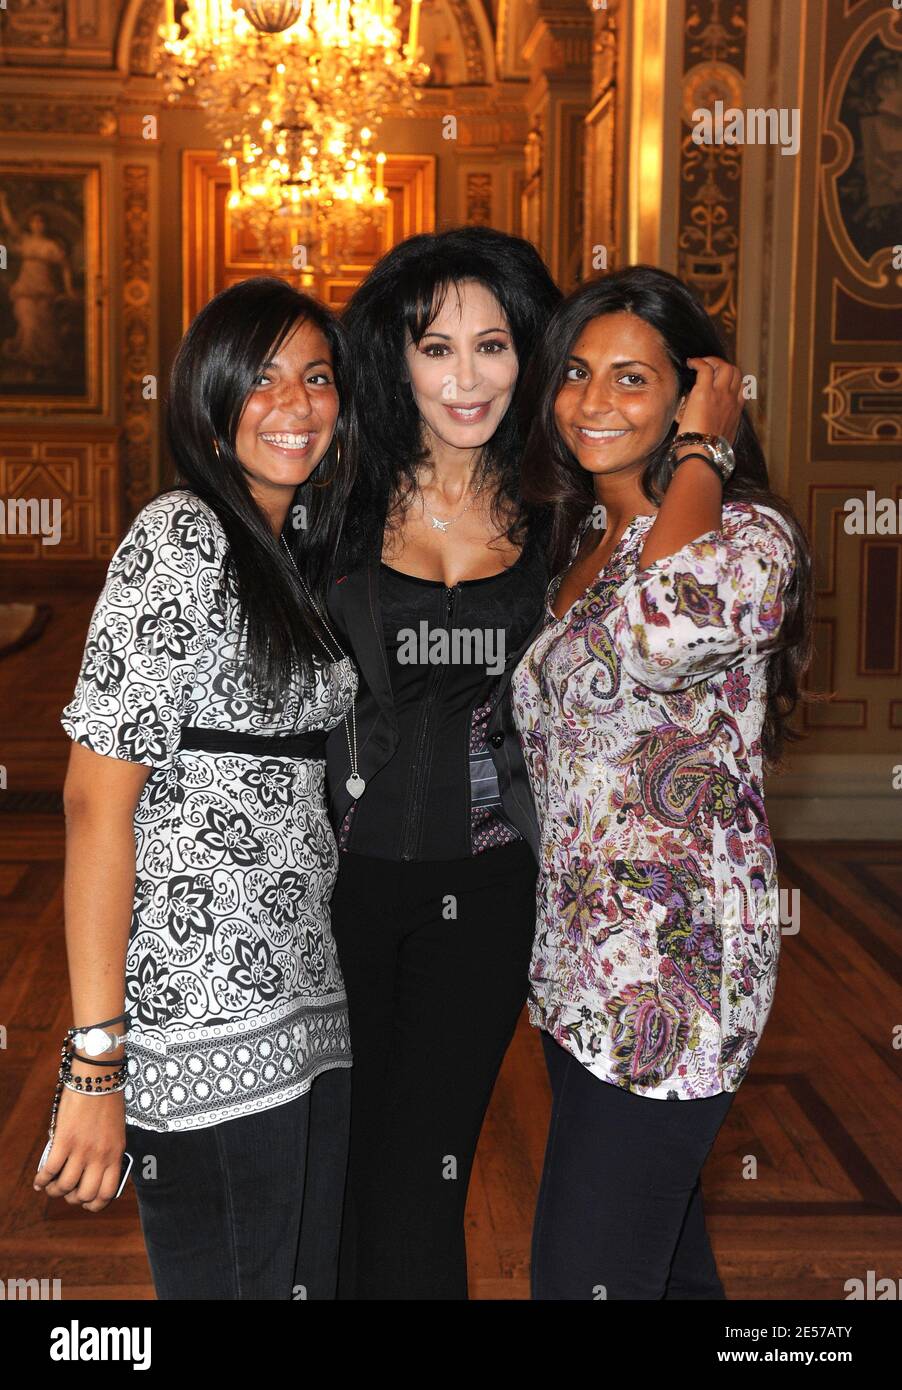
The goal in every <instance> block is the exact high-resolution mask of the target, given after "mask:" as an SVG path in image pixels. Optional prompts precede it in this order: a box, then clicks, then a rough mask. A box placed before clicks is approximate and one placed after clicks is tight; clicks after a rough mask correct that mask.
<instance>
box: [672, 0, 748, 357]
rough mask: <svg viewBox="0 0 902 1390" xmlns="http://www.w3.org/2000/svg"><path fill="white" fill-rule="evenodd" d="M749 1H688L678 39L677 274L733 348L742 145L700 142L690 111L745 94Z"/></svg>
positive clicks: (735, 103) (731, 102)
mask: <svg viewBox="0 0 902 1390" xmlns="http://www.w3.org/2000/svg"><path fill="white" fill-rule="evenodd" d="M747 31H748V0H732V3H731V4H730V6H729V10H728V11H727V10H726V7H725V6H724V5H723V3H722V0H689V3H688V4H687V7H686V25H685V37H684V41H683V79H682V111H681V115H682V119H683V122H684V123H685V125H686V127H687V129H686V132H685V133H684V134H683V136H682V139H681V148H680V162H681V173H680V204H679V214H678V218H679V231H678V235H677V246H678V268H677V274H678V275H679V276H680V279H682V280H685V281H686V283H687V284H688V285H691V286H692V288H693V289H694V290H695V292H696V293H697V294H698V295H699V297H700V298H701V299H702V301H703V302H704V304H705V307H706V309H707V310H708V313H709V314H710V315H711V317H712V318H713V319H715V321H716V322H717V324H718V326H719V327H720V329H721V332H722V333H723V335H724V338H725V339H726V340H727V342H728V343H729V344H730V346H731V348H733V349H734V350H735V342H736V326H737V315H738V303H739V277H740V264H739V261H740V255H741V241H740V225H741V218H742V168H743V147H742V146H741V145H726V144H723V145H699V144H696V143H695V141H694V140H693V139H692V133H691V126H692V124H693V121H692V112H693V111H695V110H696V109H697V108H699V107H702V108H704V109H709V110H710V109H712V108H713V107H714V103H715V102H716V101H722V102H723V104H724V107H725V108H729V107H741V106H742V105H743V104H744V100H745V77H746V58H747Z"/></svg>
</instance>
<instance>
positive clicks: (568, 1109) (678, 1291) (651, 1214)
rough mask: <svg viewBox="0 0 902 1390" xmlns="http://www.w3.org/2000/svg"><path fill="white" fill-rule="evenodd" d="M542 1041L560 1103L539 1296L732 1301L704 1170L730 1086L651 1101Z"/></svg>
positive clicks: (546, 1173)
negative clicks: (713, 1235)
mask: <svg viewBox="0 0 902 1390" xmlns="http://www.w3.org/2000/svg"><path fill="white" fill-rule="evenodd" d="M541 1037H542V1047H543V1049H544V1052H545V1061H546V1063H547V1066H548V1074H549V1078H550V1081H551V1090H552V1109H551V1124H550V1126H549V1130H548V1144H547V1147H546V1150H545V1165H544V1168H543V1172H542V1182H541V1186H540V1189H539V1200H538V1205H537V1207H536V1219H535V1226H534V1229H533V1241H532V1296H533V1298H534V1299H604V1298H607V1299H645V1300H657V1299H722V1298H724V1297H725V1294H724V1289H723V1285H722V1283H721V1281H720V1277H719V1275H718V1273H717V1265H716V1263H715V1260H714V1254H713V1251H712V1250H711V1243H710V1241H709V1240H708V1232H707V1230H706V1228H705V1213H704V1209H703V1206H702V1194H701V1186H700V1174H701V1171H702V1166H703V1164H704V1162H705V1159H706V1158H707V1156H708V1153H709V1152H710V1149H711V1146H712V1144H713V1143H714V1140H715V1138H716V1137H717V1131H718V1130H719V1129H720V1126H721V1125H722V1124H723V1121H724V1120H725V1119H726V1115H727V1111H728V1110H729V1108H730V1105H731V1103H732V1101H733V1093H731V1092H726V1091H724V1092H722V1093H721V1094H720V1095H717V1096H708V1097H705V1098H704V1099H702V1100H672V1101H668V1100H653V1099H652V1098H650V1097H649V1096H640V1095H636V1094H635V1092H631V1091H626V1090H624V1089H623V1088H622V1087H620V1086H615V1085H613V1084H612V1083H611V1082H609V1081H604V1080H602V1079H601V1078H600V1077H597V1076H593V1075H592V1073H591V1072H589V1071H587V1070H586V1068H585V1067H584V1066H583V1065H582V1063H581V1062H580V1061H579V1060H578V1059H577V1058H576V1057H574V1056H573V1055H572V1054H571V1053H570V1052H568V1051H567V1049H566V1048H563V1047H561V1046H560V1045H559V1044H558V1043H557V1042H555V1040H554V1039H553V1038H552V1037H550V1036H549V1034H548V1033H545V1032H543V1033H542V1035H541Z"/></svg>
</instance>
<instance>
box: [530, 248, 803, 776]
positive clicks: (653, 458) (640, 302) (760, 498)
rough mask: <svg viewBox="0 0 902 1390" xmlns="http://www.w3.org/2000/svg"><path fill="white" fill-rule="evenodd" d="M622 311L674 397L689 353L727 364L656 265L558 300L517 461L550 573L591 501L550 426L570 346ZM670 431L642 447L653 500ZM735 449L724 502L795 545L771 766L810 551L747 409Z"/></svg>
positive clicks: (783, 717)
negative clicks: (636, 325)
mask: <svg viewBox="0 0 902 1390" xmlns="http://www.w3.org/2000/svg"><path fill="white" fill-rule="evenodd" d="M623 312H626V313H631V314H636V315H637V317H638V318H640V319H642V320H643V321H644V322H645V323H647V324H649V325H650V326H651V327H652V328H654V329H656V330H657V332H658V334H659V336H660V337H661V339H662V342H663V344H664V347H665V349H666V352H667V355H668V357H669V359H670V361H671V363H672V365H673V368H674V371H675V372H676V375H677V381H678V385H679V392H680V394H681V395H687V394H688V393H689V391H691V389H692V387H693V385H694V384H695V377H696V373H695V371H694V369H693V368H691V367H687V365H686V359H687V357H721V358H723V359H724V360H725V361H728V362H729V361H730V356H729V354H728V352H727V349H726V346H725V344H724V342H723V339H722V338H721V335H720V333H719V331H718V329H717V325H716V324H715V323H714V322H713V320H712V319H711V317H710V316H709V314H708V313H707V311H706V309H705V307H704V305H703V304H702V303H701V301H700V300H699V299H698V298H697V297H696V296H695V295H694V294H693V293H692V291H691V290H690V289H689V288H688V287H687V286H686V285H684V284H683V282H682V280H679V279H678V278H677V277H676V276H675V275H671V274H669V272H667V271H666V270H660V269H659V268H658V267H657V266H651V265H630V266H624V267H623V268H622V269H620V270H615V271H612V272H610V273H609V274H607V275H603V276H600V277H599V278H598V279H595V280H590V281H588V282H587V283H586V284H584V285H581V286H580V287H579V289H577V290H575V291H574V292H573V294H571V295H569V296H568V297H567V298H566V299H565V300H564V301H563V302H562V303H561V304H560V305H559V306H558V308H557V310H556V311H555V313H554V315H553V317H552V319H551V322H550V323H549V325H548V329H547V331H546V333H545V336H544V338H543V340H542V344H541V346H540V348H539V350H538V352H537V353H536V355H535V357H534V358H533V360H532V362H531V364H530V367H529V370H528V372H527V377H526V380H525V381H524V389H525V391H526V392H527V393H528V394H529V395H531V396H533V397H534V398H535V400H536V402H537V408H536V413H535V416H534V419H533V424H532V427H531V430H530V433H529V437H528V439H527V443H526V448H525V452H524V456H523V463H522V468H521V486H522V489H523V496H524V498H525V499H526V501H527V503H528V504H530V505H532V506H547V507H550V509H551V528H550V537H549V563H550V566H551V570H552V573H555V574H557V573H558V572H560V571H561V570H562V569H564V568H565V567H566V565H567V563H568V560H569V555H570V548H571V545H572V542H573V537H574V535H575V533H576V530H577V527H578V526H579V525H580V524H581V522H582V521H583V520H584V518H585V517H586V514H587V513H588V512H589V511H590V510H591V509H592V507H593V506H594V504H595V493H594V490H593V484H592V475H591V474H590V473H588V472H587V471H586V469H584V468H582V467H580V464H579V461H578V460H577V459H576V457H575V456H574V455H573V453H572V452H571V451H570V449H569V448H568V447H567V445H566V443H565V442H564V440H563V439H562V438H561V435H560V433H559V431H558V428H557V424H556V422H555V418H554V406H555V401H556V399H557V395H558V392H559V391H560V389H561V387H562V386H563V384H564V380H565V376H566V372H567V367H568V364H569V359H570V354H571V352H572V351H573V345H574V343H575V342H576V340H577V338H578V337H579V335H580V333H581V332H582V330H583V328H584V327H585V326H586V324H587V323H589V322H590V321H591V320H592V319H595V318H598V317H600V316H601V315H604V314H616V313H623ZM677 429H678V426H677V424H676V422H673V423H672V424H671V426H670V428H669V430H668V431H667V434H666V435H665V437H664V438H663V439H662V440H661V442H660V444H659V445H658V446H657V448H655V449H654V450H653V451H652V452H651V453H650V454H649V456H648V459H647V461H646V465H645V470H644V472H643V474H642V478H641V486H642V491H643V492H644V493H645V496H646V497H647V498H648V499H649V501H650V502H653V503H654V504H655V505H656V506H658V505H659V504H660V502H661V500H662V498H663V495H664V492H665V490H666V487H667V483H668V480H669V477H670V473H671V468H670V465H669V464H668V462H667V454H668V452H669V449H670V443H671V440H672V439H673V437H674V435H675V434H676V433H677ZM733 453H734V455H735V458H736V469H735V472H734V473H733V475H732V477H731V478H730V480H729V482H728V483H727V484H726V485H725V487H724V494H723V495H724V501H725V502H745V501H748V502H760V503H761V504H762V505H764V506H768V507H771V508H772V509H773V510H774V511H775V512H778V513H779V515H780V516H781V517H782V518H783V519H784V520H785V522H786V524H787V526H788V528H789V530H790V532H791V533H792V537H793V541H794V544H795V552H796V566H795V573H794V575H793V578H792V579H791V581H790V583H789V585H788V587H787V590H786V593H785V596H784V618H783V624H782V628H781V632H780V642H779V645H778V646H777V647H775V649H774V650H773V651H772V653H771V654H770V657H769V660H768V675H767V693H768V701H767V712H766V716H765V721H764V727H763V729H762V735H761V744H762V752H763V755H764V759H765V763H766V764H767V766H768V767H773V766H775V765H776V764H778V762H779V759H780V754H781V751H782V749H783V745H784V742H785V741H787V740H793V739H797V738H799V737H800V735H799V734H798V733H797V732H796V731H795V730H793V729H792V728H790V727H789V724H788V720H789V717H790V715H791V714H792V712H793V710H794V709H795V707H796V705H797V704H798V702H799V700H800V699H802V698H804V697H803V695H802V692H801V682H802V677H803V675H804V672H805V670H806V669H807V667H808V665H809V662H810V660H811V649H812V616H813V605H814V597H813V588H812V584H813V581H812V567H811V553H810V549H809V545H808V541H807V538H806V536H805V533H804V531H803V530H802V527H801V526H800V525H799V522H798V521H797V519H796V517H795V515H794V513H793V512H792V509H791V508H790V506H789V503H788V502H786V501H785V500H784V499H783V498H782V497H779V496H778V495H777V494H776V493H775V492H773V491H772V489H771V487H770V484H769V481H768V476H767V464H766V462H765V459H764V452H763V450H762V448H761V444H760V441H759V439H758V436H757V434H756V433H755V428H754V426H753V424H752V421H751V420H750V418H749V416H748V413H747V411H746V410H745V409H743V412H742V415H741V417H740V420H739V426H738V429H737V432H736V438H735V440H734V441H733Z"/></svg>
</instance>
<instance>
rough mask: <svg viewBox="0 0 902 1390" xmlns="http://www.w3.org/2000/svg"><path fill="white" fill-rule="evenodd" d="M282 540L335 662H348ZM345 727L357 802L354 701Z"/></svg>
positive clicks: (362, 784) (360, 781)
mask: <svg viewBox="0 0 902 1390" xmlns="http://www.w3.org/2000/svg"><path fill="white" fill-rule="evenodd" d="M281 540H282V544H283V545H284V547H285V553H286V555H287V556H288V558H289V560H290V561H291V564H292V568H293V569H294V572H295V574H296V575H297V577H298V580H299V581H300V585H301V588H302V589H303V591H304V595H305V597H306V599H307V602H308V603H309V604H310V607H311V608H312V609H313V611H314V613H315V614H316V616H317V618H318V619H319V621H320V622H321V623H322V626H323V630H324V631H325V632H326V634H327V636H328V637H329V638H330V639H331V641H332V642H333V643H334V646H335V651H337V653H338V655H337V656H335V657H333V660H335V661H346V660H347V653H346V652H345V651H344V649H343V648H342V645H341V643H340V642H339V640H338V638H337V637H336V636H335V633H334V632H333V631H332V629H331V627H330V626H329V624H328V622H327V621H326V615H325V613H323V612H322V610H321V609H320V608H319V606H318V604H317V603H316V601H315V600H314V597H313V595H312V594H311V592H310V590H309V589H308V588H307V585H306V583H305V582H304V576H303V575H302V574H301V571H300V570H299V569H298V565H297V561H296V560H295V558H294V556H293V555H292V553H291V546H290V545H289V544H288V542H287V541H286V539H285V536H284V535H283V536H282V537H281ZM323 646H324V647H325V649H326V652H327V653H328V655H329V656H332V652H331V651H329V646H328V643H326V642H324V643H323ZM344 726H345V738H346V739H347V740H348V757H349V758H350V760H351V775H350V777H349V778H348V779H347V781H346V782H345V786H346V787H347V789H348V791H349V792H350V793H351V795H352V796H353V797H354V799H355V801H356V799H357V798H358V797H359V796H361V795H362V793H363V791H364V789H365V788H366V782H365V781H364V780H363V778H362V777H361V776H360V773H359V772H358V771H357V716H356V714H355V711H354V702H353V701H352V702H351V711H350V721H349V717H348V715H347V714H346V715H345V717H344Z"/></svg>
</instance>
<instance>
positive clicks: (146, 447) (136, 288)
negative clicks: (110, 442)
mask: <svg viewBox="0 0 902 1390" xmlns="http://www.w3.org/2000/svg"><path fill="white" fill-rule="evenodd" d="M151 177H152V171H151V168H150V166H149V165H148V164H125V165H124V166H123V169H122V213H123V240H122V250H123V255H122V299H123V304H122V361H123V372H122V390H123V412H122V413H123V425H122V451H121V452H122V460H121V462H122V478H123V489H124V494H125V501H126V505H127V510H128V512H129V515H130V516H131V515H134V513H135V512H137V511H139V510H140V509H141V507H142V506H143V505H144V503H145V502H147V501H148V500H149V498H150V497H151V496H152V494H153V492H154V486H153V435H154V426H155V424H156V423H157V422H158V421H159V422H161V421H162V412H161V411H160V409H159V400H157V401H153V400H146V399H145V398H144V379H145V377H147V376H148V375H150V374H151V373H153V374H155V375H156V376H157V391H158V396H159V395H161V394H162V391H163V389H164V383H163V382H162V381H160V379H159V371H158V367H157V364H156V362H155V360H154V357H153V352H152V346H153V318H152V310H151V294H152V272H151V226H150V190H151Z"/></svg>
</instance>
